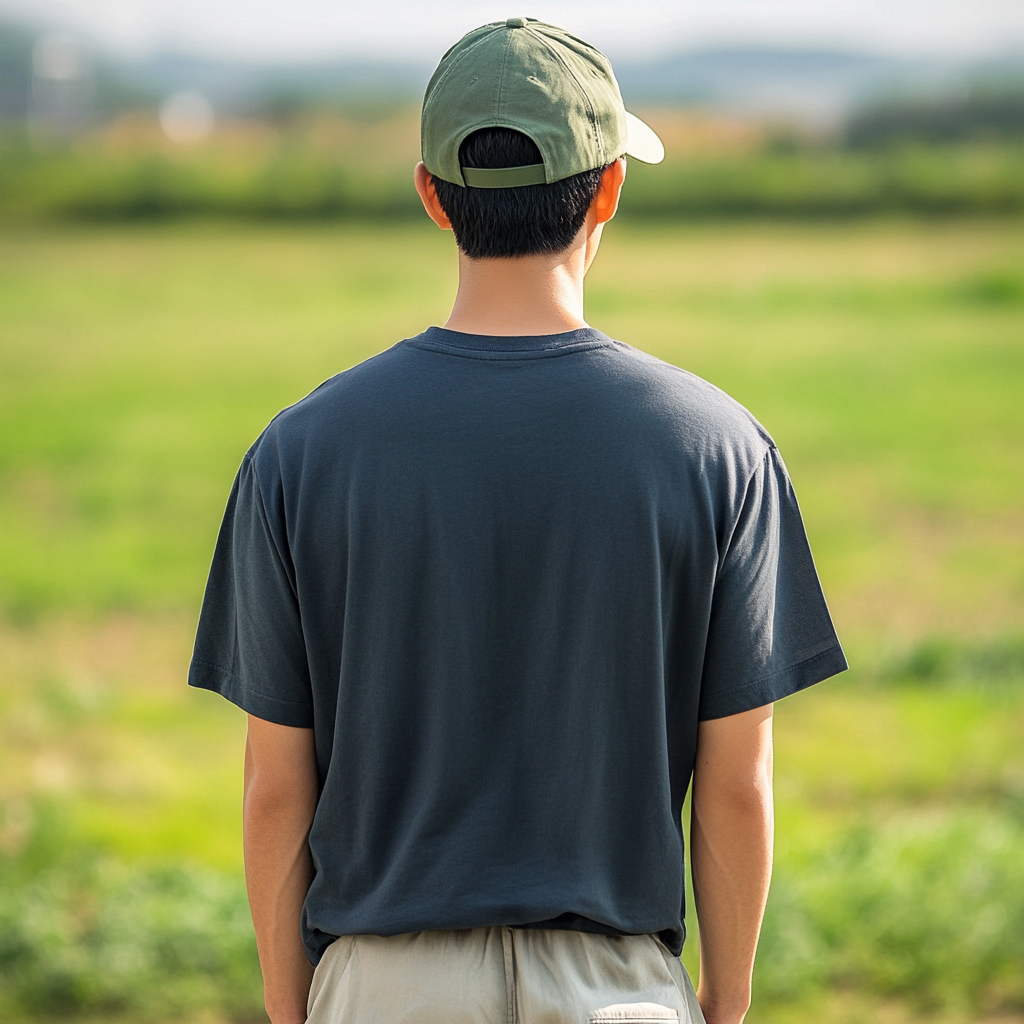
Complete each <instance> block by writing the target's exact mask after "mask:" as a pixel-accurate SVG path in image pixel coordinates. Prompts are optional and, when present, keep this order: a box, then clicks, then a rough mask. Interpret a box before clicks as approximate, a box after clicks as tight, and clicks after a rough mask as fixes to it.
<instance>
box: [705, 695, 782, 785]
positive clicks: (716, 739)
mask: <svg viewBox="0 0 1024 1024" xmlns="http://www.w3.org/2000/svg"><path fill="white" fill-rule="evenodd" d="M773 707H774V705H772V704H765V705H762V706H761V707H757V708H751V709H750V710H749V711H741V712H740V713H739V714H735V715H728V716H727V717H724V718H710V719H705V720H704V721H702V722H700V723H699V724H698V727H697V754H696V761H695V764H694V799H695V800H700V799H702V798H704V799H706V798H707V797H708V796H710V795H712V794H711V792H709V790H711V791H713V795H714V797H715V798H716V799H717V798H721V797H728V796H732V797H736V798H739V799H744V798H745V797H746V798H749V796H750V795H751V794H762V795H763V793H764V791H765V789H766V788H767V790H768V791H770V789H771V777H772V712H773Z"/></svg>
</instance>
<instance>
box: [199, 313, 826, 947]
mask: <svg viewBox="0 0 1024 1024" xmlns="http://www.w3.org/2000/svg"><path fill="white" fill-rule="evenodd" d="M232 500H233V502H234V509H233V511H232V515H233V517H234V519H233V522H234V526H233V527H226V529H231V530H232V531H233V535H232V536H230V537H229V536H222V538H221V542H220V545H219V548H218V560H217V561H216V562H215V564H214V570H213V573H212V575H211V591H210V594H209V596H208V599H207V600H208V604H207V607H206V609H205V610H204V619H203V626H202V628H201V630H200V634H199V638H198V641H197V648H196V659H195V663H194V667H193V680H192V681H193V682H194V683H195V684H197V685H200V686H209V687H211V688H214V689H219V690H221V691H222V692H226V691H234V696H233V699H236V700H238V702H239V703H241V704H242V705H243V706H244V707H246V708H247V710H250V712H252V713H256V714H260V713H262V714H263V715H264V717H267V718H270V719H271V720H273V721H280V722H282V724H288V725H295V726H313V727H314V729H315V733H316V750H317V758H318V764H319V774H320V777H321V785H322V792H321V799H320V803H319V808H318V811H317V814H316V817H315V819H314V822H313V827H312V831H311V833H310V840H309V841H310V847H311V849H312V851H313V856H314V859H315V861H316V862H317V864H318V866H319V870H318V872H317V876H316V878H315V880H314V881H313V885H312V887H311V889H310V891H309V895H308V897H307V899H306V904H305V921H304V928H305V941H306V946H307V950H308V952H309V954H310V955H311V957H312V958H313V959H314V960H315V959H318V958H319V956H320V955H321V954H322V952H323V950H324V948H326V946H327V945H329V944H330V943H331V942H332V941H333V940H334V939H335V937H336V936H338V935H343V934H356V933H373V934H385V935H390V934H399V933H404V932H414V931H419V930H423V929H455V928H467V927H479V926H486V925H531V926H543V927H549V928H551V927H554V928H559V927H561V928H574V929H578V930H583V931H599V932H606V933H611V934H623V933H625V934H635V933H636V934H638V933H647V932H654V933H659V934H660V935H661V936H662V938H663V940H664V941H665V942H666V944H667V945H668V946H669V947H670V948H672V949H674V951H675V952H676V953H678V951H679V949H680V948H681V946H682V940H683V925H682V913H683V906H682V902H683V837H682V832H681V810H682V802H683V797H684V795H685V792H686V787H687V784H688V782H689V778H690V774H691V771H692V769H693V760H694V751H695V745H696V729H697V721H698V718H709V717H720V716H722V715H728V714H733V713H736V712H738V711H743V710H746V709H748V708H750V707H756V706H759V705H762V704H764V703H767V702H770V701H771V700H774V699H776V698H777V697H780V696H783V695H785V694H786V693H790V692H792V691H793V690H796V689H799V688H800V687H801V685H805V683H806V681H808V680H809V676H808V673H807V662H808V661H810V660H813V661H815V663H818V662H820V660H821V659H823V658H824V659H825V661H826V662H827V661H829V660H830V661H831V662H832V663H835V666H836V667H835V668H833V669H832V670H833V671H835V670H837V669H838V668H839V667H841V665H840V662H841V659H842V655H841V653H840V652H839V649H838V644H837V643H836V641H835V636H834V633H833V632H832V627H831V623H830V622H829V620H828V615H827V612H826V611H825V607H824V603H823V601H822V599H821V596H820V590H818V588H817V580H816V577H815V576H814V572H813V566H812V565H811V562H810V555H809V552H808V551H807V547H806V543H805V542H804V541H803V533H802V530H801V529H799V517H798V513H797V510H796V506H795V502H794V501H793V499H792V493H791V491H790V490H789V488H788V481H787V480H786V478H785V471H784V468H783V467H782V465H781V463H780V462H779V460H778V457H777V453H776V452H775V449H774V446H773V444H772V442H771V439H770V438H769V437H768V436H767V435H766V434H765V432H764V431H763V430H762V429H761V428H760V427H759V426H758V424H757V423H756V422H755V421H754V420H753V419H752V418H751V417H750V416H749V414H748V413H746V411H745V410H743V409H742V408H741V407H740V406H739V405H737V404H736V403H735V402H734V401H732V400H731V399H730V398H728V397H727V396H726V395H724V394H723V393H722V392H720V391H718V390H717V389H715V388H713V387H712V386H711V385H709V384H707V383H706V382H704V381H702V380H700V379H699V378H696V377H694V376H693V375H691V374H688V373H686V372H684V371H682V370H679V369H677V368H675V367H672V366H669V365H667V364H665V363H662V362H660V361H659V360H656V359H654V358H652V357H650V356H647V355H645V354H643V353H640V352H638V351H636V350H635V349H632V348H629V347H628V346H626V345H623V344H621V343H619V342H615V341H612V340H611V339H609V338H607V337H605V336H604V335H602V334H601V333H600V332H598V331H594V330H592V329H589V328H588V329H581V330H577V331H571V332H567V333H564V334H559V335H547V336H540V337H534V338H509V337H493V336H492V337H482V336H475V335H467V334H460V333H458V332H454V331H446V330H443V329H440V328H431V329H430V330H428V331H427V332H426V333H425V334H423V335H420V336H418V337H416V338H413V339H410V340H408V341H406V342H403V343H401V344H399V345H396V346H395V347H394V348H392V349H390V350H389V351H387V352H385V353H383V354H381V355H380V356H377V357H376V358H374V359H371V360H369V361H367V362H366V363H363V364H362V365H360V366H358V367H356V368H354V369H353V370H350V371H348V372H347V373H344V374H340V375H339V376H338V377H335V378H334V379H332V380H331V381H328V382H327V383H326V384H324V385H323V386H322V387H321V388H319V389H318V390H317V391H315V392H314V393H313V394H312V395H310V396H309V397H308V398H306V399H305V400H304V401H302V402H300V403H298V404H297V405H296V406H293V407H292V408H290V409H288V410H286V411H285V412H284V413H282V414H281V415H280V416H279V417H277V418H276V419H275V420H274V422H273V423H272V424H271V426H270V427H269V428H268V429H267V431H266V432H265V433H264V434H263V436H262V437H261V438H260V439H259V441H257V443H256V444H255V445H254V446H253V449H252V450H251V451H250V453H249V455H248V456H247V458H246V461H245V463H244V465H243V468H242V470H241V472H240V474H239V479H238V482H237V484H236V489H235V492H234V495H233V499H232ZM232 515H229V517H228V518H229V521H230V520H231V518H232ZM780 558H781V559H782V560H783V565H782V566H781V567H780V565H779V559H780ZM780 568H781V571H780ZM229 581H231V582H230V583H229ZM239 588H241V590H242V592H241V593H240V592H239ZM218 597H219V600H218ZM791 604H795V605H799V607H800V608H801V615H800V616H799V617H794V616H789V615H787V607H788V606H789V605H791ZM809 609H810V610H811V614H808V610H809ZM752 610H756V611H754V612H753V613H752ZM240 612H242V614H240ZM815 612H816V614H815ZM231 622H235V623H237V624H238V625H237V633H236V637H235V643H234V646H233V650H231V651H230V656H228V655H229V651H228V650H226V648H225V646H224V644H223V641H222V639H221V638H222V637H223V636H224V633H225V629H226V626H227V624H228V623H231ZM269 636H275V637H276V638H277V639H276V640H275V643H274V644H273V645H272V646H268V645H266V644H265V643H263V642H261V640H262V638H266V637H269ZM282 636H287V637H289V638H290V640H289V641H288V642H286V643H282V642H281V639H280V638H281V637H282ZM208 638H209V639H208ZM818 667H819V668H820V667H821V665H820V664H818ZM815 678H820V674H818V675H816V676H815ZM810 681H813V680H810Z"/></svg>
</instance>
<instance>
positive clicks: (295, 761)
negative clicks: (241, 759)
mask: <svg viewBox="0 0 1024 1024" xmlns="http://www.w3.org/2000/svg"><path fill="white" fill-rule="evenodd" d="M245 769H246V771H245V775H246V788H247V789H248V787H249V785H250V784H252V782H254V781H257V780H258V784H259V785H260V786H262V787H273V788H276V787H281V788H283V789H287V790H288V791H289V792H291V793H292V794H294V796H295V798H296V801H300V800H302V799H303V798H308V797H309V795H310V794H312V797H313V803H314V806H315V803H316V795H317V791H318V779H317V764H316V743H315V740H314V736H313V730H312V729H306V728H300V727H297V726H291V725H278V724H277V723H276V722H268V721H267V720H266V719H263V718H257V717H256V716H255V715H252V714H250V715H249V729H248V733H247V735H246V741H245Z"/></svg>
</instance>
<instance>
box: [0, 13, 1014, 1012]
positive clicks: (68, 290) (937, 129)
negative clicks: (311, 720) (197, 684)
mask: <svg viewBox="0 0 1024 1024" xmlns="http://www.w3.org/2000/svg"><path fill="white" fill-rule="evenodd" d="M522 13H526V14H529V15H532V16H537V17H540V18H543V19H545V20H550V21H553V22H556V23H560V24H563V25H565V26H567V27H569V28H571V29H573V30H574V31H576V32H578V33H579V34H580V35H582V36H584V37H585V38H588V39H589V40H591V41H593V42H594V43H595V44H597V45H598V46H600V47H601V48H602V49H603V50H604V51H605V52H606V53H608V55H609V56H610V57H611V58H612V60H613V62H614V63H615V66H616V69H617V72H618V75H619V80H620V84H621V86H622V91H623V94H624V97H625V99H626V102H627V104H628V105H629V106H630V108H631V109H634V110H636V111H637V112H638V113H640V114H641V115H642V116H644V117H646V118H647V119H648V120H649V121H650V122H651V123H652V124H653V125H654V126H655V127H656V128H657V129H658V130H659V131H660V133H661V134H662V136H663V138H664V140H665V143H666V148H667V150H668V157H667V159H666V162H665V164H664V165H662V166H661V167H657V168H648V167H644V166H642V165H639V164H637V163H636V162H634V163H633V164H632V165H631V166H630V169H629V177H628V181H627V184H626V189H625V192H624V198H623V202H622V206H621V208H620V213H619V216H618V217H617V219H616V221H615V222H614V224H612V225H611V226H610V228H609V230H608V231H607V232H606V235H605V243H604V246H603V249H602V253H601V255H600V258H599V259H598V261H597V263H596V264H595V267H594V269H593V271H592V273H591V277H590V282H589V288H588V300H587V311H588V314H587V315H588V319H589V320H590V322H591V323H592V324H594V325H595V326H597V327H599V328H601V329H603V330H605V331H606V332H608V333H609V334H612V335H614V336H616V337H619V338H621V339H623V340H625V341H627V342H629V343H631V344H633V345H636V346H638V347H640V348H643V349H645V350H648V351H650V352H652V353H654V354H656V355H658V356H660V357H662V358H664V359H666V360H669V361H670V362H673V363H676V364H678V365H680V366H684V367H686V368H688V369H690V370H692V371H694V372H696V373H698V374H700V375H701V376H704V377H706V378H707V379H709V380H711V381H712V382H714V383H715V384H717V385H719V386H721V387H723V388H725V389H726V390H727V391H729V392H730V393H731V394H733V395H734V396H735V397H736V398H738V399H739V400H740V401H741V402H743V403H744V404H745V405H747V406H748V407H749V408H750V409H751V410H752V411H753V412H754V414H755V415H756V416H757V417H758V418H759V419H760V420H761V421H762V422H763V423H764V424H765V426H766V427H767V428H768V430H769V431H770V432H771V433H772V434H773V435H774V437H775V439H776V440H777V442H778V443H779V445H780V447H781V449H782V451H783V452H784V453H785V455H786V458H787V463H788V465H789V468H790V471H791V474H792V476H793V478H794V481H795V484H796V487H797V491H798V494H799V495H800V498H801V503H802V507H803V510H804V514H805V517H806V520H807V524H808V529H809V533H810V537H811V542H812V546H813V549H814V552H815V556H816V560H817V563H818V567H819V570H820V573H821V576H822V579H823V582H824V585H825V591H826V594H827V596H828V598H829V601H830V605H831V607H832V610H833V614H834V617H835V619H836V623H837V626H838V629H839V632H840V636H841V637H842V639H843V641H844V643H845V645H846V648H847V652H848V655H849V658H850V661H851V665H852V668H851V671H850V672H849V673H847V674H846V675H845V676H843V677H841V678H839V679H837V680H832V681H829V682H827V683H824V684H822V685H821V686H819V687H815V688H813V689H812V690H811V691H809V692H806V693H803V694H800V695H797V696H795V697H792V698H790V699H788V700H786V701H784V702H782V703H781V704H780V705H779V707H778V708H777V712H776V715H777V718H776V721H777V727H776V728H777V740H778V748H779V749H778V756H777V767H776V771H777V801H778V819H779V821H778V826H779V839H778V849H777V865H776V875H775V879H776V880H775V884H774V888H773V892H772V897H771V901H770V905H769V910H768V916H767V919H766V923H765V929H764V934H763V939H762V944H761V949H760V953H759V961H758V967H757V977H756V995H755V1005H754V1008H753V1009H752V1011H751V1014H750V1017H749V1020H750V1021H751V1022H754V1024H759V1022H764V1024H804V1022H807V1024H810V1022H811V1021H815V1022H822V1021H824V1022H826V1024H847V1022H848V1024H857V1022H861V1021H863V1022H868V1021H871V1022H872V1024H875V1022H879V1021H881V1022H883V1024H910V1022H914V1021H924V1020H927V1021H938V1022H940V1024H942V1022H944V1024H967V1022H980V1021H986V1022H992V1024H995V1022H1000V1024H1020V1022H1024V852H1022V851H1024V690H1022V685H1021V684H1022V683H1024V615H1022V613H1024V230H1022V229H1024V5H1021V4H1020V2H1019V0H945V2H941V3H937V2H932V3H925V2H923V0H889V2H887V3H884V4H883V3H875V2H864V0H857V2H854V0H815V2H811V0H716V2H711V0H691V2H688V3H686V4H667V3H660V2H656V0H634V2H633V3H631V4H629V5H613V4H611V3H610V2H608V0H591V2H589V3H582V2H561V3H558V2H552V3H542V4H540V5H539V6H535V7H533V8H532V9H529V10H526V11H525V12H524V11H522V10H511V9H505V8H499V7H497V6H495V5H494V4H492V3H468V2H463V3H456V4H450V5H445V6H444V9H431V5H415V4H413V3H411V2H409V0H381V2H378V3H376V4H373V5H367V6H366V7H360V8H356V7H354V6H347V5H339V4H330V5H329V4H327V3H325V2H323V0H290V2H289V3H285V2H284V0H257V2H253V0H250V2H248V3H246V4H244V5H243V4H242V3H240V2H238V0H205V2H204V3H198V2H193V0H174V2H172V0H102V2H99V0H0V1020H3V1021H5V1022H7V1021H10V1022H14V1024H16V1022H19V1021H25V1022H29V1021H48V1020H52V1021H55V1020H58V1019H59V1020H61V1021H66V1020H78V1021H81V1022H84V1021H89V1020H92V1021H99V1020H103V1021H124V1022H136V1021H139V1022H142V1021H171V1020H173V1021H178V1022H181V1024H184V1022H189V1024H199V1022H205V1024H218V1022H220V1024H224V1022H227V1021H237V1022H248V1021H252V1022H255V1021H260V1020H263V1019H265V1018H264V1017H263V1014H262V1009H261V997H260V983H259V974H258V968H257V964H256V958H255V948H254V943H253V939H252V932H251V925H250V923H249V919H248V912H247V908H246V904H245V898H244V887H243V884H242V879H241V853H240V814H239V792H240V785H241V745H242V741H243V734H244V721H243V718H244V716H242V715H241V713H240V712H238V711H237V710H236V709H233V708H232V707H231V706H230V705H228V704H226V703H225V702H223V701H221V700H219V699H217V698H215V697H213V696H212V695H210V694H206V693H194V692H189V691H188V690H187V689H186V687H185V684H184V681H185V673H186V668H187V663H188V658H189V653H190V645H191V640H192V632H193V629H194V625H195V620H196V616H197V614H198V608H199V602H200V600H201V597H202V590H203V586H204V583H205V574H206V570H207V567H208V564H209V558H210V555H211V552H212V548H213V542H214V538H215V536H216V531H217V528H218V525H219V520H220V516H221V514H222V511H223V507H224V502H225V499H226V496H227V492H228V489H229V486H230V483H231V479H232V475H233V473H234V471H235V469H236V468H237V466H238V463H239V461H240V460H241V457H242V455H243V454H244V452H245V450H246V448H247V447H248V446H249V444H250V443H251V442H252V441H253V439H254V438H255V437H256V436H257V435H258V433H259V432H260V430H261V429H262V428H263V426H264V425H265V424H266V423H267V421H268V420H269V419H270V418H271V417H272V416H273V415H274V414H275V413H276V412H277V411H278V410H279V409H280V408H282V407H283V406H285V405H288V404H290V403H292V402H294V401H296V400H298V399H299V398H301V397H302V396H303V395H305V394H306V393H308V392H309V391H310V390H312V389H313V388H314V387H315V386H316V385H317V384H319V383H320V382H321V381H322V380H324V379H325V378H327V377H329V376H330V375H332V374H334V373H336V372H338V371H340V370H343V369H345V368H346V367H348V366H351V365H353V364H354V363H356V362H358V361H359V360H361V359H364V358H367V357H369V356H371V355H372V354H374V353H375V352H378V351H380V350H381V349H382V348H385V347H387V346H389V345H391V344H393V343H394V342H395V341H396V340H398V339H400V338H403V337H408V336H410V335H412V334H416V333H418V332H419V331H421V330H422V329H423V328H424V327H425V326H427V325H428V324H431V323H442V322H443V321H444V319H445V317H446V315H447V311H448V308H449V305H450V302H451V300H452V298H453V296H454V288H455V260H454V251H453V245H452V242H451V239H450V238H449V237H446V236H444V235H442V234H441V233H440V232H438V231H436V229H434V228H433V226H432V225H431V224H430V223H429V222H427V220H426V218H425V217H424V216H423V215H422V213H421V211H420V210H419V205H418V200H417V199H416V197H415V194H414V192H413V190H412V187H411V168H412V165H413V163H414V162H415V160H416V159H417V158H418V125H417V118H418V101H419V97H420V95H421V94H422V90H423V87H424V85H425V83H426V79H427V77H428V76H429V74H430V71H431V70H432V68H433V66H434V64H435V63H436V61H437V59H438V58H439V57H440V54H441V53H442V52H443V50H444V49H445V48H446V47H447V46H448V45H449V44H450V43H451V42H453V41H454V40H455V39H456V38H457V37H458V36H459V35H460V34H462V33H463V32H465V31H467V30H469V29H470V28H472V27H474V26H476V25H477V24H480V23H482V22H485V21H488V20H493V19H497V18H500V19H504V18H505V17H507V16H509V15H511V14H522ZM690 927H691V932H692V931H693V930H695V928H696V924H695V922H694V921H693V920H692V914H691V917H690ZM684 959H685V960H686V962H687V964H688V965H689V966H690V967H691V969H693V970H695V969H696V943H695V942H694V941H691V942H689V943H688V945H687V950H686V952H685V954H684Z"/></svg>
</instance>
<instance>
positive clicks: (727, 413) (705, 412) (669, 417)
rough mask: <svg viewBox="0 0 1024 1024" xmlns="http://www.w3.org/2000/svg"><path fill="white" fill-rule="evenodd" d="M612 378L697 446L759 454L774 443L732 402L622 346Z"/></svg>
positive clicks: (702, 381) (699, 380)
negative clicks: (753, 451) (739, 448)
mask: <svg viewBox="0 0 1024 1024" xmlns="http://www.w3.org/2000/svg"><path fill="white" fill-rule="evenodd" d="M613 351H614V354H615V356H614V357H615V359H616V362H617V367H618V370H619V372H618V374H617V376H619V377H620V379H621V380H623V381H628V382H629V384H630V385H631V390H632V391H634V392H635V393H636V394H637V396H638V401H639V402H640V403H642V404H643V405H644V407H646V408H647V409H649V410H650V411H651V412H652V414H653V415H654V416H655V417H656V418H659V419H663V420H665V421H667V422H668V423H669V424H671V425H674V426H675V428H676V429H678V430H683V431H685V432H686V434H687V436H688V438H689V439H690V441H691V442H692V443H695V444H699V445H701V446H714V447H721V446H723V445H724V446H727V447H735V446H741V447H744V448H751V449H753V450H755V451H756V452H758V453H760V454H763V453H764V452H765V451H766V450H767V449H769V448H772V447H774V444H775V443H774V441H773V440H772V438H771V435H770V434H769V433H768V431H767V430H765V428H764V427H763V426H762V425H761V423H760V422H759V421H758V420H757V419H756V418H755V417H754V415H753V414H752V413H751V412H750V411H749V410H748V409H747V408H746V407H745V406H743V405H741V404H740V403H739V402H738V401H737V400H736V399H735V398H733V397H732V396H731V395H729V394H728V393H727V392H725V391H723V390H722V389H721V388H720V387H718V386H716V385H715V384H712V383H711V382H710V381H708V380H705V379H704V378H703V377H699V376H698V375H697V374H695V373H693V372H692V371H690V370H686V369H683V368H682V367H680V366H676V365H675V364H674V363H669V362H666V361H665V360H663V359H659V358H658V357H657V356H653V355H651V354H650V353H648V352H644V351H642V350H641V349H638V348H634V347H633V346H631V345H628V344H626V343H625V342H622V341H615V342H614V348H613Z"/></svg>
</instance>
